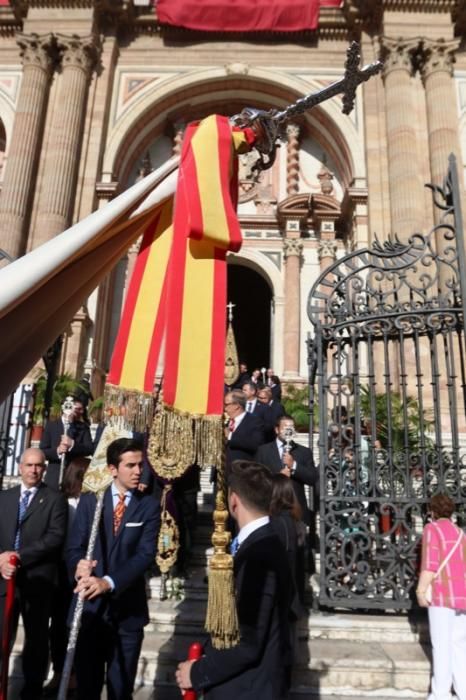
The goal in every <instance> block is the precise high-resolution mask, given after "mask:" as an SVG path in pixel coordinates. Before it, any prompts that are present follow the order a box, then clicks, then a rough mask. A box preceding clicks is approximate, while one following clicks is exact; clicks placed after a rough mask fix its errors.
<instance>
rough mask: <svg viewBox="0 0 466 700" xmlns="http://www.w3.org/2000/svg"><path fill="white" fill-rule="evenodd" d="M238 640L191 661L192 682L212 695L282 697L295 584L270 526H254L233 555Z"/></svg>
mask: <svg viewBox="0 0 466 700" xmlns="http://www.w3.org/2000/svg"><path fill="white" fill-rule="evenodd" d="M234 576H235V590H236V606H237V611H238V620H239V627H240V641H239V643H238V645H237V646H235V647H232V648H231V649H222V650H218V649H214V648H213V647H212V645H211V644H210V643H209V644H208V645H207V646H206V649H205V656H203V657H202V659H201V660H200V661H197V662H196V663H195V664H193V667H192V670H191V682H192V684H193V688H194V690H196V691H201V690H204V691H207V693H206V695H205V697H206V698H209V700H216V699H217V698H218V700H220V699H221V700H238V699H240V700H259V699H260V700H281V698H285V697H287V689H288V678H289V669H290V667H291V664H292V652H291V648H292V643H291V638H292V619H293V618H292V613H291V611H290V606H291V601H292V599H293V584H292V579H291V574H290V569H289V565H288V561H287V556H286V552H285V550H284V548H283V546H282V544H281V542H280V540H279V539H278V537H277V535H276V534H275V532H274V530H273V529H272V527H271V526H270V525H264V526H263V527H261V528H259V529H258V530H255V531H254V532H253V533H252V534H251V535H250V536H249V537H248V538H247V539H246V540H245V541H244V543H243V544H242V545H241V547H240V548H239V550H238V552H237V554H236V556H235V559H234Z"/></svg>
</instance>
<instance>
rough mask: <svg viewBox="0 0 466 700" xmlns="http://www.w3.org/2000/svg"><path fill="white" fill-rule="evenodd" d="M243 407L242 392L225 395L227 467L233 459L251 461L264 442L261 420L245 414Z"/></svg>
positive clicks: (244, 402)
mask: <svg viewBox="0 0 466 700" xmlns="http://www.w3.org/2000/svg"><path fill="white" fill-rule="evenodd" d="M245 407H246V396H245V394H244V393H243V392H242V391H237V390H235V391H231V392H229V393H228V394H226V395H225V400H224V408H225V414H226V416H227V418H228V424H227V427H226V428H225V437H226V440H227V444H226V461H227V465H230V464H231V463H232V462H233V460H235V459H252V458H253V456H254V454H255V452H256V450H257V448H258V447H259V445H262V444H263V443H264V440H265V438H264V425H263V423H262V420H261V419H260V418H258V417H257V416H255V415H254V414H252V413H246V411H245Z"/></svg>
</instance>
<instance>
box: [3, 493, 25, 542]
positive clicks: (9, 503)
mask: <svg viewBox="0 0 466 700" xmlns="http://www.w3.org/2000/svg"><path fill="white" fill-rule="evenodd" d="M20 493H21V487H20V486H15V487H14V488H12V489H10V490H9V492H8V498H6V499H5V504H4V509H5V516H4V517H5V519H4V522H5V523H6V528H5V529H6V532H5V535H6V538H5V542H6V544H7V546H6V547H5V549H10V548H12V547H13V544H14V540H15V535H16V528H17V525H18V510H19V497H20ZM2 540H3V537H2Z"/></svg>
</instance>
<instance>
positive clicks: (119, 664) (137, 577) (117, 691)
mask: <svg viewBox="0 0 466 700" xmlns="http://www.w3.org/2000/svg"><path fill="white" fill-rule="evenodd" d="M142 450H143V446H142V444H141V442H139V441H137V440H134V439H132V438H120V439H118V440H114V442H112V443H111V444H110V445H109V446H108V449H107V463H108V467H109V469H110V471H111V473H112V476H113V483H112V485H111V486H110V487H109V488H108V489H107V490H106V492H105V495H104V506H103V513H102V519H101V523H100V529H99V534H98V537H97V542H96V546H95V550H94V552H95V559H94V561H87V560H86V559H84V557H85V554H86V549H87V544H88V541H89V535H90V531H91V525H92V521H93V517H94V512H95V507H96V498H95V495H94V494H86V495H85V496H83V497H82V498H81V500H80V502H79V505H78V509H77V512H76V517H75V521H74V524H73V528H72V531H71V536H70V543H69V546H68V550H67V563H68V568H69V571H70V575H71V576H72V577H75V578H76V580H77V586H76V589H75V592H76V593H78V594H79V595H80V596H82V597H83V598H84V599H85V600H86V604H85V606H84V613H83V619H82V626H81V630H80V633H79V637H78V643H77V648H76V675H77V682H78V690H77V692H78V694H77V697H78V700H99V699H100V696H101V692H102V687H103V683H104V675H105V667H106V676H107V694H108V698H109V700H130V698H132V692H133V686H134V679H135V676H136V670H137V662H138V658H139V653H140V651H141V645H142V640H143V636H144V634H143V628H144V626H145V625H146V624H147V623H148V622H149V614H148V608H147V598H146V590H145V580H144V573H145V571H146V570H147V569H148V568H149V567H150V566H151V564H152V563H153V561H154V558H155V551H156V545H157V535H158V530H159V524H160V512H159V510H160V509H159V504H158V502H157V501H156V500H155V499H154V498H151V497H150V496H144V495H143V494H142V493H141V492H140V491H139V490H138V485H139V481H140V478H141V474H142V468H143V452H142Z"/></svg>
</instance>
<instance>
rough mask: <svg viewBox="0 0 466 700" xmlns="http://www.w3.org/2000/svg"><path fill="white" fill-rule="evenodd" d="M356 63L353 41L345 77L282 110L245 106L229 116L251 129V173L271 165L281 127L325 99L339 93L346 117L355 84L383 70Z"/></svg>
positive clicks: (358, 57) (356, 48)
mask: <svg viewBox="0 0 466 700" xmlns="http://www.w3.org/2000/svg"><path fill="white" fill-rule="evenodd" d="M360 60H361V55H360V50H359V44H358V43H357V42H356V41H353V42H352V43H351V44H350V46H349V47H348V50H347V52H346V62H345V74H344V76H343V78H341V79H340V80H337V81H336V82H335V83H332V84H331V85H328V86H327V87H325V88H322V90H318V91H317V92H313V93H310V94H309V95H306V96H305V97H301V98H300V99H299V100H297V101H296V102H294V103H293V104H291V105H288V107H286V108H285V109H284V110H282V111H278V110H276V109H271V110H269V111H268V112H267V111H265V110H261V109H254V108H253V107H245V109H243V111H242V112H241V113H240V114H237V115H235V116H234V117H232V122H233V124H235V125H236V126H241V127H243V128H244V127H251V128H252V129H254V131H255V132H256V134H257V141H256V144H255V148H256V150H257V151H258V152H259V159H258V161H257V163H256V164H255V166H253V168H252V169H253V170H255V171H259V172H260V171H261V170H267V168H270V167H271V166H272V165H273V163H274V161H275V157H276V152H277V147H278V143H277V142H278V140H279V137H280V133H281V131H282V128H283V125H284V124H286V122H288V121H289V120H290V119H293V118H294V117H296V116H298V115H300V114H304V112H307V111H308V110H310V109H312V108H313V107H315V106H316V105H318V104H320V103H321V102H325V100H329V99H330V98H331V97H334V96H335V95H338V94H340V93H343V108H342V111H343V113H344V114H349V113H350V112H351V110H352V109H353V107H354V100H355V97H356V89H357V87H358V85H360V84H361V83H364V82H365V81H366V80H369V78H371V77H372V76H373V75H376V74H377V73H380V71H381V70H382V68H383V63H382V61H376V62H375V63H370V64H369V65H367V66H365V67H364V68H359V63H360Z"/></svg>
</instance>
